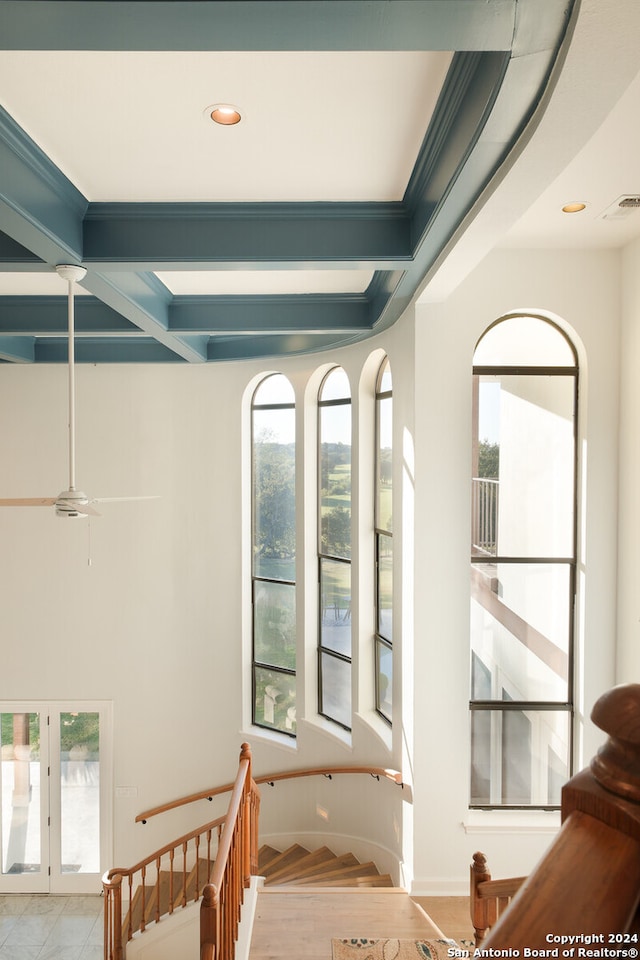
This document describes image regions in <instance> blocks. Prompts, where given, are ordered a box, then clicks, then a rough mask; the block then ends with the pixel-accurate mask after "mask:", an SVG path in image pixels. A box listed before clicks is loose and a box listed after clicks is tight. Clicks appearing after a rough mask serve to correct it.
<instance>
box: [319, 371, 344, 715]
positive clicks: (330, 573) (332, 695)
mask: <svg viewBox="0 0 640 960" xmlns="http://www.w3.org/2000/svg"><path fill="white" fill-rule="evenodd" d="M318 421H319V423H318V438H319V451H318V464H319V470H318V487H319V490H318V504H319V517H318V526H319V531H318V543H319V549H318V565H319V571H318V581H319V591H320V592H319V598H318V606H319V611H320V624H319V630H318V712H319V713H321V714H322V715H323V716H325V717H328V718H329V719H330V720H334V721H335V722H336V723H338V724H340V726H342V727H345V729H347V730H350V729H351V389H350V387H349V379H348V377H347V375H346V373H345V371H344V370H343V369H342V367H334V368H333V370H331V371H330V372H329V373H328V374H327V376H326V377H325V378H324V380H323V382H322V386H321V387H320V393H319V397H318Z"/></svg>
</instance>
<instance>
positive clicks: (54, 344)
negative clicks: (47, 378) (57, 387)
mask: <svg viewBox="0 0 640 960" xmlns="http://www.w3.org/2000/svg"><path fill="white" fill-rule="evenodd" d="M75 359H76V361H77V362H78V363H184V362H185V359H184V358H183V357H181V356H179V355H178V354H177V353H175V351H174V350H170V349H169V348H168V347H166V346H164V344H162V343H158V341H157V340H155V339H152V338H151V337H144V338H135V339H132V338H131V337H122V338H120V339H118V338H117V337H111V338H106V339H104V340H102V339H99V340H98V339H97V340H93V339H91V338H82V337H81V338H79V339H78V340H77V341H76V344H75ZM35 362H36V363H66V362H67V344H66V342H65V340H64V339H61V338H59V337H58V338H53V339H49V338H47V337H43V338H41V339H38V340H37V341H36V348H35Z"/></svg>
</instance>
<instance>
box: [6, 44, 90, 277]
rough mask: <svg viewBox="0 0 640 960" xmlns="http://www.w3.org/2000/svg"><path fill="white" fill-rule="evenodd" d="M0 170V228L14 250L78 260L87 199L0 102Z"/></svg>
mask: <svg viewBox="0 0 640 960" xmlns="http://www.w3.org/2000/svg"><path fill="white" fill-rule="evenodd" d="M0 36H1V34H0ZM0 42H1V41H0ZM0 170H1V171H2V174H1V176H0V231H2V233H4V234H5V235H6V236H7V237H9V238H10V239H11V240H12V241H13V244H14V246H13V250H14V255H15V256H17V255H18V253H19V246H21V247H24V248H26V250H28V251H29V252H30V256H31V257H34V256H35V257H37V258H38V259H40V260H44V261H45V262H47V263H79V262H80V260H81V259H82V223H83V218H84V215H85V213H86V210H87V207H88V201H87V200H86V198H85V197H84V196H83V195H82V194H81V193H80V191H79V190H77V189H76V188H75V187H74V185H73V184H72V183H71V181H70V180H68V179H67V177H65V176H64V174H63V173H62V172H61V171H60V170H59V169H58V168H57V167H56V166H55V165H54V164H53V163H52V162H51V160H49V158H48V157H47V156H46V154H45V153H43V151H42V150H41V149H40V147H39V146H38V145H37V144H36V143H34V141H33V140H32V139H31V137H29V136H28V135H27V134H26V133H25V132H24V130H22V128H21V127H19V126H18V124H17V123H16V122H15V120H13V118H12V117H10V116H9V114H8V113H7V112H6V110H4V109H3V108H2V107H0ZM16 245H18V246H16ZM6 246H7V243H6V241H5V248H6Z"/></svg>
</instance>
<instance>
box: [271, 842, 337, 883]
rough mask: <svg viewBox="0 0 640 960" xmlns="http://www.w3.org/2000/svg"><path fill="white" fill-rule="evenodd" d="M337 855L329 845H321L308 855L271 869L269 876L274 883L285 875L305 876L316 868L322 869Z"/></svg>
mask: <svg viewBox="0 0 640 960" xmlns="http://www.w3.org/2000/svg"><path fill="white" fill-rule="evenodd" d="M335 859H336V855H335V853H334V852H333V850H330V849H329V847H320V848H319V849H318V850H314V851H313V852H312V853H307V854H306V856H301V857H299V858H296V859H295V860H293V861H291V862H289V863H287V864H285V865H284V866H280V867H278V868H277V869H276V870H274V869H270V870H269V872H268V874H267V876H268V878H269V880H270V881H271V882H272V883H277V882H278V880H277V879H276V878H282V877H285V876H291V877H303V876H306V875H308V874H309V873H313V871H314V870H316V869H321V868H322V866H323V865H324V864H327V863H331V862H333V861H335Z"/></svg>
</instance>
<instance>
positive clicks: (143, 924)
mask: <svg viewBox="0 0 640 960" xmlns="http://www.w3.org/2000/svg"><path fill="white" fill-rule="evenodd" d="M140 878H141V883H142V916H141V918H140V933H144V930H145V927H146V925H147V923H146V913H147V885H146V879H147V867H146V864H145V866H143V867H142V870H141V871H140Z"/></svg>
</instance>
